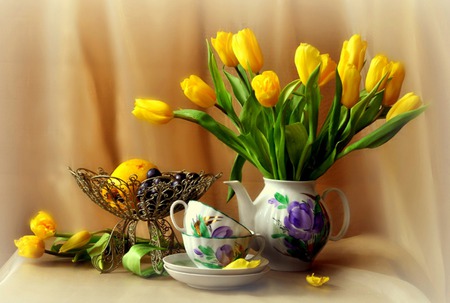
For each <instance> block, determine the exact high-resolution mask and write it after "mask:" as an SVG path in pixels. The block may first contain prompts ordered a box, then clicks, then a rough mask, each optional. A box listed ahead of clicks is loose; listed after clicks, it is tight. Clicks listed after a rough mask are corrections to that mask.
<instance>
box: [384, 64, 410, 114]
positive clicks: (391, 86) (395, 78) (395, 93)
mask: <svg viewBox="0 0 450 303" xmlns="http://www.w3.org/2000/svg"><path fill="white" fill-rule="evenodd" d="M404 79H405V67H404V66H403V64H402V63H400V62H392V67H391V72H390V74H389V79H388V80H387V83H386V88H385V90H384V96H383V105H385V106H392V104H394V103H395V102H396V101H397V99H398V97H399V96H400V91H401V89H402V85H403V80H404Z"/></svg>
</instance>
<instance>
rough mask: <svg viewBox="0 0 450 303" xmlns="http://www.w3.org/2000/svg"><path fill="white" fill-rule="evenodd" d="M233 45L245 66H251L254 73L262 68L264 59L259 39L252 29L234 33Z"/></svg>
mask: <svg viewBox="0 0 450 303" xmlns="http://www.w3.org/2000/svg"><path fill="white" fill-rule="evenodd" d="M231 45H232V48H233V52H234V54H235V56H236V58H237V60H238V61H239V63H240V64H241V65H242V67H243V68H245V69H246V70H248V68H249V67H250V69H251V70H252V71H253V72H254V73H257V72H259V71H260V70H261V68H262V66H263V64H264V59H263V55H262V52H261V48H260V47H259V44H258V40H256V36H255V34H254V33H253V31H252V30H251V29H249V28H246V29H243V30H241V31H239V32H238V33H236V34H234V35H233V39H232V43H231Z"/></svg>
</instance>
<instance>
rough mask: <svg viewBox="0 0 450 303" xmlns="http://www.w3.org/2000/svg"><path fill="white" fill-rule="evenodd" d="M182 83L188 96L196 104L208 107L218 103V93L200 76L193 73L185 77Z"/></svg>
mask: <svg viewBox="0 0 450 303" xmlns="http://www.w3.org/2000/svg"><path fill="white" fill-rule="evenodd" d="M180 85H181V88H182V89H183V92H184V94H185V95H186V97H188V99H189V100H191V101H192V102H194V103H195V104H196V105H198V106H200V107H203V108H208V107H211V106H213V105H214V104H215V103H216V93H215V92H214V90H213V89H212V88H211V87H210V86H209V85H208V84H206V83H205V82H204V81H203V80H202V79H200V78H199V77H197V76H195V75H191V76H190V77H189V78H186V79H184V80H183V82H181V83H180Z"/></svg>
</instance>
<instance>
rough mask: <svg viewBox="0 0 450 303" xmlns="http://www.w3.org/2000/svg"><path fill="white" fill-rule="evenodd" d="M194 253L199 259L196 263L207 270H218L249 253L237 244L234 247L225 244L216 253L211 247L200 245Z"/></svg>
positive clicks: (196, 259)
mask: <svg viewBox="0 0 450 303" xmlns="http://www.w3.org/2000/svg"><path fill="white" fill-rule="evenodd" d="M194 253H195V255H196V256H197V257H198V258H195V259H194V261H195V262H198V263H200V264H202V265H203V266H205V267H207V268H212V269H218V268H223V267H225V266H227V265H228V264H230V263H231V262H233V261H235V260H237V259H240V258H244V257H245V255H246V253H247V252H246V249H245V248H244V247H243V246H242V245H241V244H239V243H235V244H234V247H233V246H231V245H229V244H225V245H222V246H220V247H219V248H217V250H216V251H214V249H213V248H212V247H210V246H203V245H199V246H198V247H197V248H194Z"/></svg>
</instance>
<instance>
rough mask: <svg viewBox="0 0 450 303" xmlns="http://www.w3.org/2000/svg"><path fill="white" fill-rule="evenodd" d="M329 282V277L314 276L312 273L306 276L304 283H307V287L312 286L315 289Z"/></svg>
mask: <svg viewBox="0 0 450 303" xmlns="http://www.w3.org/2000/svg"><path fill="white" fill-rule="evenodd" d="M329 280H330V277H327V276H323V277H320V276H315V275H314V273H313V274H311V275H307V276H306V282H308V284H309V285H312V286H315V287H319V286H322V285H323V284H325V283H327V282H328V281H329Z"/></svg>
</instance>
